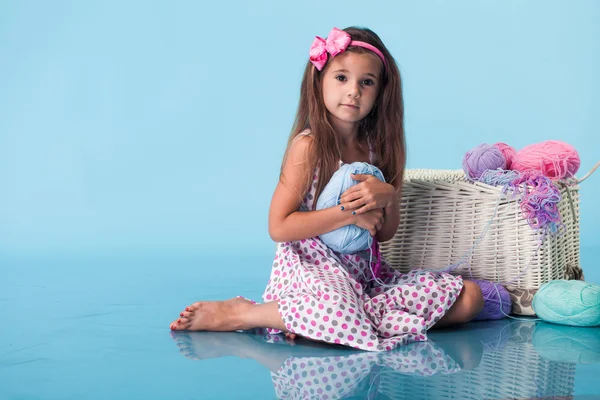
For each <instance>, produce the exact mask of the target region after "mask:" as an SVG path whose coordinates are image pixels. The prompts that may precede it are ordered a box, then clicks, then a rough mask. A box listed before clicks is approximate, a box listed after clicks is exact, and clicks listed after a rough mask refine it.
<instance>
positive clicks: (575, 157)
mask: <svg viewBox="0 0 600 400" xmlns="http://www.w3.org/2000/svg"><path fill="white" fill-rule="evenodd" d="M580 165H581V160H580V159H579V154H578V153H577V150H575V148H574V147H573V146H571V145H570V144H568V143H565V142H561V141H558V140H547V141H545V142H541V143H536V144H532V145H529V146H526V147H524V148H523V149H521V150H519V151H518V152H517V154H515V157H514V158H513V162H512V166H511V168H512V169H513V170H515V171H520V172H525V171H537V172H541V173H542V174H544V175H545V176H547V177H548V178H556V179H562V178H570V177H572V176H574V175H575V174H576V173H577V171H578V170H579V166H580Z"/></svg>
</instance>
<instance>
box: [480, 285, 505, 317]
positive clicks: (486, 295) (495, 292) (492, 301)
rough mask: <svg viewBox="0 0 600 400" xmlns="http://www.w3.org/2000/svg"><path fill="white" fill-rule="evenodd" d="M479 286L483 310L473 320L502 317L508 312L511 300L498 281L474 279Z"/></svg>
mask: <svg viewBox="0 0 600 400" xmlns="http://www.w3.org/2000/svg"><path fill="white" fill-rule="evenodd" d="M473 282H475V283H477V284H478V285H479V287H481V294H482V295H483V310H481V312H480V313H479V314H478V315H477V316H476V317H475V318H473V320H474V321H484V320H490V319H500V318H504V317H505V316H507V315H508V314H510V311H511V308H512V301H511V299H510V294H509V293H508V291H507V290H506V288H505V287H504V286H502V285H500V284H499V283H494V282H489V281H481V280H474V281H473Z"/></svg>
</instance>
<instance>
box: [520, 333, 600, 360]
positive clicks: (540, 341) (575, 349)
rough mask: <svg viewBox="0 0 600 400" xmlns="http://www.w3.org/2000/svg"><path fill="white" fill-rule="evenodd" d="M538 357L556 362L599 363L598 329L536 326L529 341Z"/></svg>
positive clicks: (599, 334) (599, 342)
mask: <svg viewBox="0 0 600 400" xmlns="http://www.w3.org/2000/svg"><path fill="white" fill-rule="evenodd" d="M531 343H533V347H534V348H535V350H536V351H537V352H538V353H539V355H540V356H542V357H544V358H546V359H548V360H550V361H558V362H569V363H575V364H593V363H597V362H600V329H581V328H575V327H572V326H565V325H556V324H547V323H540V324H537V326H536V328H535V331H534V333H533V338H532V340H531Z"/></svg>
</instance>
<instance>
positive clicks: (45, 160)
mask: <svg viewBox="0 0 600 400" xmlns="http://www.w3.org/2000/svg"><path fill="white" fill-rule="evenodd" d="M599 20H600V2H598V1H594V0H587V1H585V0H579V1H577V2H569V1H566V0H565V1H548V0H544V1H532V0H530V1H506V0H502V1H485V2H481V1H453V2H447V1H425V2H418V3H417V2H409V1H393V2H392V1H384V2H369V3H368V4H365V3H364V1H362V0H361V1H353V0H347V1H345V2H343V4H339V3H335V2H334V3H329V2H321V1H305V2H296V3H288V2H276V1H252V2H242V1H240V2H208V3H207V2H197V1H177V2H167V1H162V2H148V1H126V2H122V1H84V2H76V1H53V2H42V1H18V2H17V1H13V2H2V3H1V5H0V51H1V54H0V184H1V188H2V189H1V190H2V194H1V196H0V255H1V256H2V257H4V258H5V259H13V258H17V259H21V258H28V259H29V258H39V259H48V258H55V259H66V258H69V259H72V258H86V257H101V256H103V257H129V256H136V255H143V256H148V257H162V258H165V259H169V257H185V258H194V257H205V256H212V257H214V258H215V259H219V258H222V257H229V256H235V257H241V258H243V257H259V258H262V257H265V258H266V259H267V260H268V259H269V258H270V257H271V255H272V252H273V244H272V242H271V240H270V238H269V236H268V232H267V213H268V208H269V202H270V198H271V194H272V192H273V189H274V187H275V185H276V183H277V179H278V173H279V167H280V162H281V157H282V155H283V151H284V148H285V144H286V140H287V137H288V134H289V132H290V128H291V125H292V122H293V117H294V115H295V111H296V106H297V101H298V94H299V85H300V80H301V74H302V70H303V66H304V63H305V62H306V57H307V53H308V49H309V46H310V44H311V42H312V40H313V37H314V36H315V35H320V36H326V35H327V33H328V32H329V30H330V29H331V28H332V27H333V26H337V27H340V28H343V27H346V26H349V25H363V26H368V27H370V28H372V29H373V30H375V31H376V32H377V33H378V34H379V35H380V36H381V38H382V39H383V41H384V42H385V43H386V45H387V46H388V48H389V49H390V51H391V53H392V54H393V55H394V56H395V58H396V59H397V61H398V64H399V66H400V69H401V72H402V74H403V82H404V98H405V105H406V134H407V142H408V167H409V168H444V169H456V168H460V162H461V160H462V157H463V154H464V153H465V151H467V150H468V149H470V148H472V147H474V146H475V145H477V144H479V143H483V142H488V143H494V142H497V141H502V142H506V143H509V144H511V145H512V146H514V147H515V148H517V149H519V148H522V147H523V146H525V145H528V144H531V143H536V142H539V141H543V140H547V139H556V140H564V141H567V142H569V143H571V144H572V145H574V146H575V147H576V148H577V149H578V151H579V154H580V156H581V159H582V164H581V169H580V172H579V174H578V175H579V177H581V176H582V175H584V174H585V173H586V172H587V171H589V170H590V169H591V168H592V166H593V165H594V164H595V162H596V161H598V160H599V159H600V151H599V149H600V139H599V135H598V132H600V121H599V118H598V115H599V110H600V100H599V96H598V93H599V92H600V75H599V74H598V71H599V70H600V24H599V23H598V21H599ZM599 183H600V172H598V173H596V174H595V175H593V176H592V177H591V178H590V179H588V180H587V181H586V182H584V183H583V184H582V187H581V216H582V219H581V245H582V248H591V247H593V246H598V245H599V244H600V241H599V240H598V236H599V235H600V230H599V228H598V226H599V222H600V210H599V209H598V207H596V206H595V205H594V203H595V202H596V199H598V198H599V197H600V185H599ZM236 265H237V264H236ZM269 267H270V264H269V262H267V263H266V264H265V266H264V268H265V270H264V271H262V273H263V274H264V275H265V276H266V274H267V273H268V269H269ZM594 267H595V266H585V265H584V270H585V271H586V273H587V274H588V276H589V277H593V278H594V279H596V280H600V273H599V272H596V271H594ZM201 268H204V267H201ZM206 268H207V271H209V270H208V267H206ZM233 268H236V267H233ZM238 268H239V269H240V271H241V269H243V268H244V266H243V263H242V265H239V266H238ZM231 272H232V273H236V270H232V271H231Z"/></svg>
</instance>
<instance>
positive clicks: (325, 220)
mask: <svg viewBox="0 0 600 400" xmlns="http://www.w3.org/2000/svg"><path fill="white" fill-rule="evenodd" d="M312 140H313V139H312V138H311V137H309V136H303V137H300V138H298V139H297V140H296V141H295V142H294V143H293V144H292V145H291V146H290V148H289V150H288V155H287V159H286V161H285V164H284V166H283V170H282V174H281V179H280V180H279V182H278V184H277V187H276V188H275V193H273V198H272V199H271V206H270V209H269V235H270V236H271V239H273V240H274V241H275V242H288V241H292V240H301V239H308V238H311V237H315V236H319V235H322V234H324V233H327V232H331V231H333V230H335V229H338V228H341V227H343V226H346V225H350V224H351V223H353V221H354V219H355V217H354V216H353V215H352V213H345V212H343V211H342V210H341V209H340V207H339V206H335V207H331V208H327V209H324V210H318V211H306V212H300V211H298V209H299V208H300V205H301V203H302V199H303V198H304V196H305V195H306V193H307V192H308V189H309V188H310V184H312V180H311V182H310V184H309V185H307V182H306V179H305V178H306V176H307V175H306V174H309V175H310V176H312V173H313V171H308V168H309V164H310V163H309V156H310V154H309V152H310V145H311V141H312ZM315 201H316V199H315Z"/></svg>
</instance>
